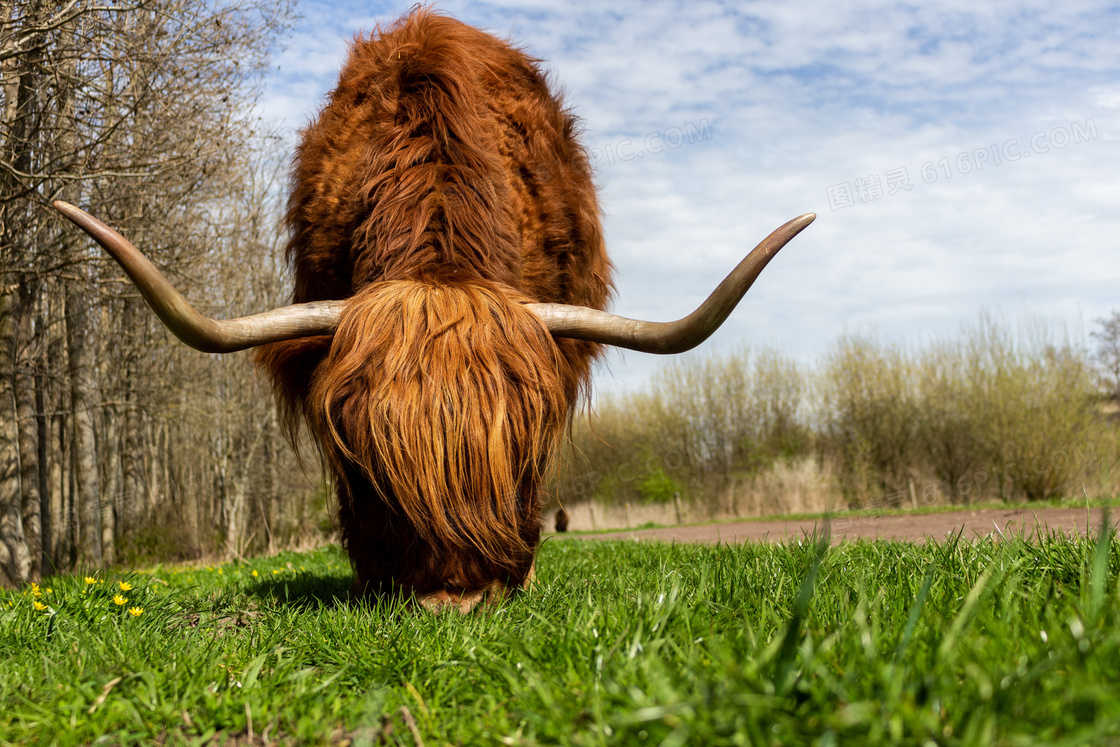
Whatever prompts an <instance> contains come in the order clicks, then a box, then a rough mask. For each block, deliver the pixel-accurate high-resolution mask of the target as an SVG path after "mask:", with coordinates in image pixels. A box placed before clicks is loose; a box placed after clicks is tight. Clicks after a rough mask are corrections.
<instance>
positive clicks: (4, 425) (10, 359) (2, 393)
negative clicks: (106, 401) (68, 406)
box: [0, 288, 31, 587]
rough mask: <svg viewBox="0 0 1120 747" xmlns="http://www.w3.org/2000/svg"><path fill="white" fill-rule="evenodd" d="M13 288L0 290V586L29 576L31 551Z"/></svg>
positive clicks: (27, 578)
mask: <svg viewBox="0 0 1120 747" xmlns="http://www.w3.org/2000/svg"><path fill="white" fill-rule="evenodd" d="M18 303H19V301H18V299H17V298H16V293H15V288H11V289H10V290H9V291H8V292H6V293H0V586H7V587H15V586H17V585H19V584H20V583H22V582H25V581H28V580H29V579H30V578H31V554H30V552H29V551H28V548H27V539H26V537H25V536H24V531H23V517H22V515H21V502H20V485H19V478H20V470H19V433H18V430H17V428H16V422H17V421H16V398H15V390H14V387H13V385H12V379H13V378H14V377H13V374H14V372H15V341H16V329H15V328H16V318H15V317H14V316H13V315H12V313H11V312H12V309H13V308H14V307H16V306H17V305H18Z"/></svg>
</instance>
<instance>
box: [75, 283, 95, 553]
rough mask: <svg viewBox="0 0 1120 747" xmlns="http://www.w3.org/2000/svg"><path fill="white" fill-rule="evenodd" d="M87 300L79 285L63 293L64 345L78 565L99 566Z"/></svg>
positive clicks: (91, 367)
mask: <svg viewBox="0 0 1120 747" xmlns="http://www.w3.org/2000/svg"><path fill="white" fill-rule="evenodd" d="M89 319H90V315H89V310H88V308H87V301H86V299H85V297H84V295H83V294H82V293H81V291H80V290H79V288H77V287H72V288H70V289H69V290H68V292H67V294H66V347H67V352H68V353H69V359H70V402H71V408H72V410H73V415H72V417H73V422H74V478H75V479H74V484H75V488H76V495H75V503H76V505H77V509H78V547H77V551H78V553H77V554H78V558H77V559H78V564H79V565H81V566H86V567H95V568H99V567H100V566H101V564H102V555H101V488H100V484H99V482H98V479H97V435H96V430H95V425H94V413H95V408H96V407H97V406H98V404H99V402H98V397H97V384H96V382H95V381H94V378H93V374H94V369H93V366H92V365H90V360H89V351H90V342H89V338H90V327H89Z"/></svg>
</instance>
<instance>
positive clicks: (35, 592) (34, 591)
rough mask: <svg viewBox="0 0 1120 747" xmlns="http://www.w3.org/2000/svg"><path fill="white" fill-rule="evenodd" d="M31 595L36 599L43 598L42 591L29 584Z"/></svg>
mask: <svg viewBox="0 0 1120 747" xmlns="http://www.w3.org/2000/svg"><path fill="white" fill-rule="evenodd" d="M31 594H32V595H33V596H37V597H41V596H43V592H42V590H41V589H40V588H39V587H38V586H36V585H35V584H31Z"/></svg>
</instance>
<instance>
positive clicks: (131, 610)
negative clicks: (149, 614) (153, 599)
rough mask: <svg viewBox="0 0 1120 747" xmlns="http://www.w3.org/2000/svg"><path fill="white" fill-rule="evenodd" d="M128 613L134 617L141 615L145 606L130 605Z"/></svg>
mask: <svg viewBox="0 0 1120 747" xmlns="http://www.w3.org/2000/svg"><path fill="white" fill-rule="evenodd" d="M128 614H130V615H132V616H133V617H140V615H142V614H144V608H143V607H129V609H128Z"/></svg>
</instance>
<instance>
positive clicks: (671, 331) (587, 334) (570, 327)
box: [528, 213, 817, 355]
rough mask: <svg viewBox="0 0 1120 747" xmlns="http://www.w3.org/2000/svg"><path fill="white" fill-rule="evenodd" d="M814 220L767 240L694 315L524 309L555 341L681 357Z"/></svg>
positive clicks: (805, 218) (551, 306) (806, 218)
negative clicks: (671, 317)
mask: <svg viewBox="0 0 1120 747" xmlns="http://www.w3.org/2000/svg"><path fill="white" fill-rule="evenodd" d="M816 217H817V216H816V215H814V214H813V213H806V214H805V215H802V216H800V217H799V218H794V219H793V220H791V221H790V222H789V223H786V224H785V225H784V226H782V227H781V228H779V229H777V230H776V231H774V232H773V233H772V234H770V235H769V236H767V237H766V238H765V239H764V240H763V241H762V243H760V244H759V245H758V246H756V247H755V248H754V249H753V250H752V251H751V253H750V254H748V255H747V256H746V257H745V258H744V259H743V261H742V262H740V263H739V265H738V266H737V267H736V268H735V269H734V270H732V271H731V274H730V275H728V276H727V277H726V278H724V279H723V282H722V283H720V284H719V285H718V286H717V287H716V289H715V290H714V291H712V295H710V296H708V299H707V300H706V301H704V303H702V304H700V307H699V308H698V309H696V311H694V312H692V313H691V314H689V315H688V316H686V317H684V318H683V319H678V320H677V321H675V322H645V321H641V320H638V319H627V318H626V317H623V316H615V315H614V314H608V313H607V312H605V311H599V310H597V309H589V308H586V307H583V306H567V305H565V304H556V303H534V304H528V306H529V308H531V309H532V310H533V311H534V312H535V313H536V315H537V316H539V317H540V318H541V320H542V321H544V323H545V326H547V327H548V330H549V331H550V332H551V333H552V334H553V335H554V336H555V337H571V338H575V339H577V340H588V341H590V342H599V343H602V344H604V345H614V346H616V347H620V348H629V349H630V350H638V351H641V352H643V353H660V354H664V355H667V354H671V353H683V352H684V351H686V350H691V349H692V348H694V347H696V346H697V345H699V344H700V343H702V342H703V341H704V340H706V339H708V337H709V336H710V335H711V334H712V333H713V332H715V331H716V329H718V328H719V325H721V324H723V322H724V320H725V319H727V317H728V315H729V314H730V313H731V312H732V310H733V309H734V308H735V306H736V305H737V304H738V303H739V300H740V299H741V298H742V297H743V296H744V295H745V294H746V292H747V290H748V289H749V288H750V287H751V284H752V283H753V282H754V281H755V278H757V277H758V275H759V273H761V272H762V270H763V268H765V267H766V263H767V262H769V261H770V260H771V259H773V257H774V255H775V254H777V253H778V250H779V249H781V248H782V247H783V246H785V245H786V244H787V243H789V241H790V239H792V238H793V237H794V236H796V235H797V234H799V233H801V231H802V229H804V228H805V227H806V226H808V225H809V224H810V223H812V222H813V220H814V219H816Z"/></svg>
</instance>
